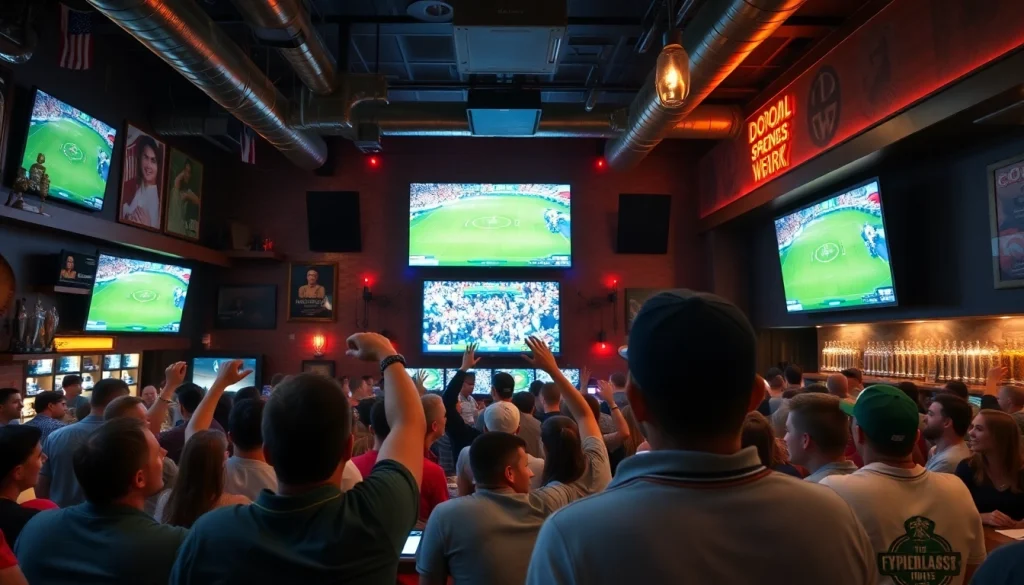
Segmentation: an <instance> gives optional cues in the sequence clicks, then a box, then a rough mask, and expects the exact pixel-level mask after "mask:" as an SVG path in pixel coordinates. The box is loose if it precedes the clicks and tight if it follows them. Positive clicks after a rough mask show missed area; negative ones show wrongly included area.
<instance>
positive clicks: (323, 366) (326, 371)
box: [302, 360, 334, 378]
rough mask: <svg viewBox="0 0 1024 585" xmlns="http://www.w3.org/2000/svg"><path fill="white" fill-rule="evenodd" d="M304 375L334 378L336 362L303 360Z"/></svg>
mask: <svg viewBox="0 0 1024 585" xmlns="http://www.w3.org/2000/svg"><path fill="white" fill-rule="evenodd" d="M302 373H303V374H305V373H310V374H320V375H321V376H327V377H328V378H333V377H334V360H302Z"/></svg>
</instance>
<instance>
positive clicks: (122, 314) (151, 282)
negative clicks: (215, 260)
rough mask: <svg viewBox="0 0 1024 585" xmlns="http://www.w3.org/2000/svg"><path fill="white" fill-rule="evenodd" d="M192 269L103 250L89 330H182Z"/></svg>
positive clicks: (90, 308)
mask: <svg viewBox="0 0 1024 585" xmlns="http://www.w3.org/2000/svg"><path fill="white" fill-rule="evenodd" d="M191 277H192V269H191V268H185V267H183V266H176V265H174V264H164V263H162V262H149V261H145V260H134V259H131V258H122V257H119V256H111V255H108V254H100V258H99V261H98V262H97V264H96V282H95V284H94V285H93V288H92V298H91V300H90V302H89V314H88V317H87V318H86V324H85V330H86V331H108V332H122V333H178V332H179V331H180V329H181V313H182V311H183V310H184V309H185V300H186V298H187V296H188V285H189V280H190V278H191Z"/></svg>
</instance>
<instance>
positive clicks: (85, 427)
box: [39, 414, 103, 508]
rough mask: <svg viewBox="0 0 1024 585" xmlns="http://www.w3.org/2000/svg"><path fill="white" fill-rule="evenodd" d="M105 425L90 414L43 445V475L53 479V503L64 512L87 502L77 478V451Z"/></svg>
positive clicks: (64, 428)
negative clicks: (44, 455)
mask: <svg viewBox="0 0 1024 585" xmlns="http://www.w3.org/2000/svg"><path fill="white" fill-rule="evenodd" d="M102 424H103V417H101V416H97V415H95V414H90V415H89V416H87V417H85V418H83V419H82V420H80V421H78V422H76V423H75V424H71V425H68V426H66V427H62V428H59V429H57V430H56V431H53V432H52V433H50V436H48V437H46V441H45V442H43V453H45V454H46V461H45V462H44V463H43V468H42V469H41V470H40V471H39V475H41V476H44V477H48V478H49V479H50V497H49V499H50V500H53V501H54V503H56V504H57V505H58V506H60V507H61V508H67V507H68V506H74V505H76V504H81V503H82V502H84V501H85V494H83V493H82V488H81V486H79V485H78V478H76V477H75V469H74V456H75V449H77V448H78V446H79V445H81V444H83V443H85V440H86V439H88V438H89V435H91V434H92V432H93V431H95V430H96V429H98V428H100V425H102Z"/></svg>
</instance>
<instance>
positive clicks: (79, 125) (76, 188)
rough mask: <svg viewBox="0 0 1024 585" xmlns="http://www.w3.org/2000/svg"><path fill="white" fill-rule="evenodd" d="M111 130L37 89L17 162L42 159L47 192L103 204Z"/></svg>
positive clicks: (93, 206) (113, 135)
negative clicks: (48, 190) (46, 179)
mask: <svg viewBox="0 0 1024 585" xmlns="http://www.w3.org/2000/svg"><path fill="white" fill-rule="evenodd" d="M115 138H117V130H115V129H114V127H113V126H109V125H107V124H104V123H103V122H101V121H99V120H97V119H96V118H93V117H92V116H90V115H89V114H86V113H85V112H83V111H82V110H79V109H78V108H76V107H74V106H71V105H68V104H66V103H64V102H62V101H60V100H58V99H57V98H55V97H53V96H51V95H49V94H47V93H46V92H44V91H42V90H39V89H37V90H36V95H35V101H34V103H33V104H32V118H31V122H30V124H29V129H28V138H27V139H26V140H25V151H24V154H23V155H22V162H21V166H23V167H25V169H26V170H29V171H31V169H32V165H34V164H36V158H37V157H38V156H39V154H42V155H43V156H44V157H45V158H46V160H45V161H44V162H43V163H42V164H43V165H44V166H45V167H46V174H48V175H49V176H50V195H49V196H50V197H53V198H56V199H59V200H61V201H64V202H66V203H72V204H74V205H78V206H79V207H84V208H86V209H92V210H94V211H95V210H99V209H103V195H104V193H105V192H106V189H107V176H108V175H109V174H110V157H111V153H112V152H113V150H114V140H115Z"/></svg>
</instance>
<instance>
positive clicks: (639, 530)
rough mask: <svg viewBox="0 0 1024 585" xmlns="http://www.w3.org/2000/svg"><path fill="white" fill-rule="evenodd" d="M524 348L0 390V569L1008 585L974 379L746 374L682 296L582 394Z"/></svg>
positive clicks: (720, 334)
mask: <svg viewBox="0 0 1024 585" xmlns="http://www.w3.org/2000/svg"><path fill="white" fill-rule="evenodd" d="M698 330H699V332H700V333H699V335H698V334H695V333H694V332H695V331H698ZM526 344H527V346H528V349H529V353H528V354H526V355H525V356H524V357H525V359H526V361H527V365H528V366H529V367H531V368H536V369H537V370H540V371H543V372H545V374H546V376H547V377H548V378H549V379H550V380H551V382H543V381H539V380H538V381H535V382H534V383H533V384H531V387H530V389H529V390H528V391H519V392H516V390H515V380H514V378H513V377H512V376H511V375H510V374H508V373H507V372H502V371H500V370H493V373H492V374H491V375H490V380H489V382H490V388H491V393H490V399H491V403H490V405H488V406H486V407H485V408H482V409H479V408H478V407H477V403H476V401H474V400H472V399H471V398H472V396H471V395H472V391H473V389H474V387H475V386H476V379H475V378H476V377H477V376H478V375H481V374H480V373H479V372H482V371H483V370H481V369H478V368H477V366H478V364H480V362H481V358H480V356H478V355H477V352H476V350H477V346H476V345H475V344H472V343H471V344H469V345H468V346H467V347H466V349H465V352H464V353H463V356H462V362H461V364H460V367H459V369H458V370H457V371H456V372H455V373H454V375H452V376H451V377H450V378H449V380H448V383H447V385H446V387H445V388H444V391H443V392H441V393H440V394H437V393H432V392H427V391H426V389H425V388H424V387H423V384H422V382H423V377H422V375H416V376H414V377H410V376H409V375H408V373H407V372H406V370H405V368H404V359H403V358H402V357H401V356H400V355H398V354H397V352H396V351H395V349H394V347H393V346H392V344H391V343H390V341H388V340H387V339H386V338H384V337H382V336H380V335H377V334H374V333H358V334H355V335H353V336H351V337H350V338H349V339H348V340H347V347H348V351H347V353H348V355H349V356H351V357H352V358H354V359H358V360H363V361H366V362H369V363H373V364H379V367H380V370H381V378H380V379H379V380H377V379H375V378H373V377H363V378H351V379H350V378H341V379H339V380H333V379H330V378H327V377H324V376H321V375H317V374H310V373H304V374H297V375H293V376H284V375H275V376H274V379H273V380H272V386H273V391H272V392H271V394H270V396H269V398H265V397H263V396H261V393H260V391H259V390H257V389H256V388H254V387H247V388H243V389H241V390H239V391H238V392H237V393H235V395H234V396H233V397H232V396H230V394H227V393H225V390H226V389H227V388H229V387H232V386H233V385H234V384H237V383H238V382H239V381H241V380H243V379H245V377H246V376H248V375H249V373H250V372H248V371H246V370H244V367H243V364H242V362H241V361H232V362H230V363H228V364H224V365H222V367H221V368H220V370H219V372H218V375H217V379H216V380H215V382H214V383H213V384H212V385H211V387H210V388H209V390H208V391H205V392H204V391H203V390H202V389H201V388H199V387H196V386H194V385H193V384H189V383H186V382H184V380H185V379H186V374H187V369H186V365H185V364H184V363H183V362H179V363H175V364H171V365H170V366H168V367H167V369H166V370H165V372H164V374H165V381H164V383H163V384H162V385H161V387H160V388H159V389H158V388H155V387H147V388H146V389H145V390H144V391H143V393H142V395H141V396H140V397H134V396H129V393H128V388H127V386H126V385H125V384H124V382H123V381H121V380H117V379H105V380H102V381H100V382H99V383H97V384H96V386H95V387H94V388H93V391H92V396H91V398H90V399H89V402H88V405H87V407H86V406H85V405H83V404H81V403H80V402H79V401H78V400H73V401H74V403H75V411H74V412H73V413H65V412H64V411H65V407H66V406H70V405H71V402H72V398H69V397H66V396H65V395H64V394H62V393H60V392H49V393H41V394H40V395H39V396H37V398H36V400H37V401H38V400H40V399H42V400H43V403H42V404H38V405H37V410H38V411H39V412H40V414H39V415H38V416H37V417H36V419H33V420H32V421H30V422H29V423H26V424H21V425H19V424H13V423H15V422H16V419H17V413H18V412H19V411H20V401H21V398H20V395H18V392H17V391H16V390H7V389H4V390H0V537H2V540H0V583H2V584H4V585H7V584H8V583H16V584H19V585H20V584H23V583H26V582H27V583H32V584H36V583H39V584H46V585H50V584H55V585H60V584H65V583H66V584H72V583H74V584H92V583H133V584H143V585H147V584H150V583H152V584H157V583H160V584H165V583H171V584H184V583H203V584H207V583H209V584H236V583H237V584H243V583H244V584H250V583H310V584H312V583H337V582H365V583H395V582H401V583H406V582H413V583H417V582H418V583H420V585H444V584H446V583H455V584H476V583H479V584H498V585H505V584H508V585H513V584H515V585H521V584H528V585H549V584H556V585H557V584H563V583H564V584H568V583H577V584H584V583H585V584H598V585H602V584H609V585H612V584H614V585H621V584H623V583H671V582H689V581H693V582H695V583H751V582H758V581H766V582H771V583H787V584H797V585H804V584H806V585H820V584H822V583H830V584H847V583H849V584H851V585H854V584H856V585H864V584H874V583H883V584H887V585H888V584H893V585H907V584H910V583H913V584H928V585H931V584H942V585H961V584H965V583H974V584H977V585H1004V584H1006V585H1009V584H1012V583H1020V577H1021V575H1022V571H1024V543H1019V544H1006V545H1003V546H1002V547H1000V548H998V549H996V551H995V552H994V554H992V555H991V556H988V551H987V546H986V533H985V531H986V529H985V528H984V527H985V526H988V527H990V528H989V529H991V528H1001V529H1002V528H1020V527H1024V468H1022V454H1021V442H1022V434H1021V425H1020V423H1021V421H1022V420H1024V414H1021V413H1022V408H1024V390H1022V389H1021V388H1019V387H1015V386H1002V387H1000V381H1001V379H1002V378H1003V377H1004V376H1005V372H1003V371H1001V370H1000V369H998V368H996V369H994V370H993V372H991V373H990V377H989V385H988V388H987V390H986V394H985V396H984V398H983V402H982V408H980V409H975V408H973V407H972V405H971V404H970V403H969V402H968V401H967V388H966V387H961V386H962V385H959V386H958V385H956V384H950V385H947V386H946V387H945V388H944V389H942V390H941V391H939V392H937V393H935V395H934V396H932V397H927V396H924V393H923V392H921V391H920V389H919V388H917V387H916V386H914V385H913V384H912V383H906V384H901V385H900V387H894V386H888V385H869V386H867V387H865V386H864V383H863V376H862V375H861V372H859V371H858V370H852V369H851V370H846V371H844V372H843V373H841V374H834V375H833V376H830V377H829V378H828V380H827V381H826V383H825V384H811V385H805V384H804V381H803V375H802V372H801V371H800V369H799V368H797V367H795V366H789V367H787V368H786V369H785V370H778V369H772V370H769V371H767V372H765V376H764V377H763V378H762V377H761V376H759V375H758V374H757V372H756V359H757V349H756V335H755V333H754V331H753V328H752V327H751V326H750V323H749V322H748V321H747V319H746V317H745V316H744V315H743V314H742V312H740V311H739V310H738V309H737V308H736V307H734V306H733V305H731V304H730V303H728V302H727V301H725V300H723V299H721V298H719V297H715V296H713V295H709V294H703V293H693V292H690V291H673V292H665V293H661V294H658V295H656V296H654V297H652V298H651V299H649V300H648V301H647V302H646V303H645V304H644V306H643V308H642V309H641V311H640V312H639V314H638V315H637V317H636V320H635V321H634V323H633V325H632V329H631V331H630V343H629V347H628V349H627V350H626V352H625V353H626V359H627V361H628V366H629V373H628V376H627V375H626V374H615V375H613V376H611V377H610V379H609V380H608V381H603V380H602V381H600V382H599V395H600V400H598V399H596V398H595V397H594V396H590V395H588V394H587V392H586V390H585V388H586V385H587V381H589V379H590V376H589V373H588V372H586V371H584V372H583V373H582V375H581V377H580V379H581V382H582V383H581V385H580V386H581V387H582V388H577V387H574V386H573V384H572V383H571V382H570V381H569V380H567V379H566V377H565V376H564V375H563V374H562V373H561V371H560V369H559V367H558V364H557V362H556V360H555V358H554V356H553V354H552V351H551V348H549V347H548V346H547V344H545V342H544V341H543V340H541V339H538V338H536V337H528V338H527V340H526ZM680 371H684V372H686V375H685V376H680ZM65 381H67V378H65ZM74 392H75V389H74V388H71V393H72V394H73V393H74ZM78 392H79V394H76V395H75V396H76V397H80V389H79V390H78ZM51 395H52V396H51ZM69 396H70V394H69ZM172 404H176V409H175V412H176V414H175V415H174V416H171V414H170V413H171V410H172V409H171V406H172ZM69 416H70V417H71V418H72V419H74V418H77V422H73V423H72V424H64V421H65V420H66V419H67V418H68V417H69ZM178 418H180V422H179V423H178V424H175V423H174V420H175V419H178ZM61 419H64V420H61ZM350 469H351V470H352V471H350ZM452 479H454V483H455V485H454V486H452V485H451V484H452ZM33 488H34V490H35V494H34V498H33V499H27V500H26V499H24V494H25V492H26V491H27V490H30V489H33ZM19 499H21V500H23V501H19ZM410 535H413V538H414V539H415V538H419V542H418V545H416V544H415V540H411V541H410ZM407 542H414V546H412V550H409V549H407V547H406V544H407ZM403 556H405V557H406V561H405V563H404V564H403V563H402V561H401V558H402V557H403ZM986 557H988V558H987V559H986ZM400 566H402V567H405V569H406V570H403V571H400V570H399V567H400ZM412 569H414V570H415V572H416V573H418V576H417V577H415V580H413V581H409V580H408V579H407V577H411V576H412V575H410V574H408V573H409V572H411V570H412Z"/></svg>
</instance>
